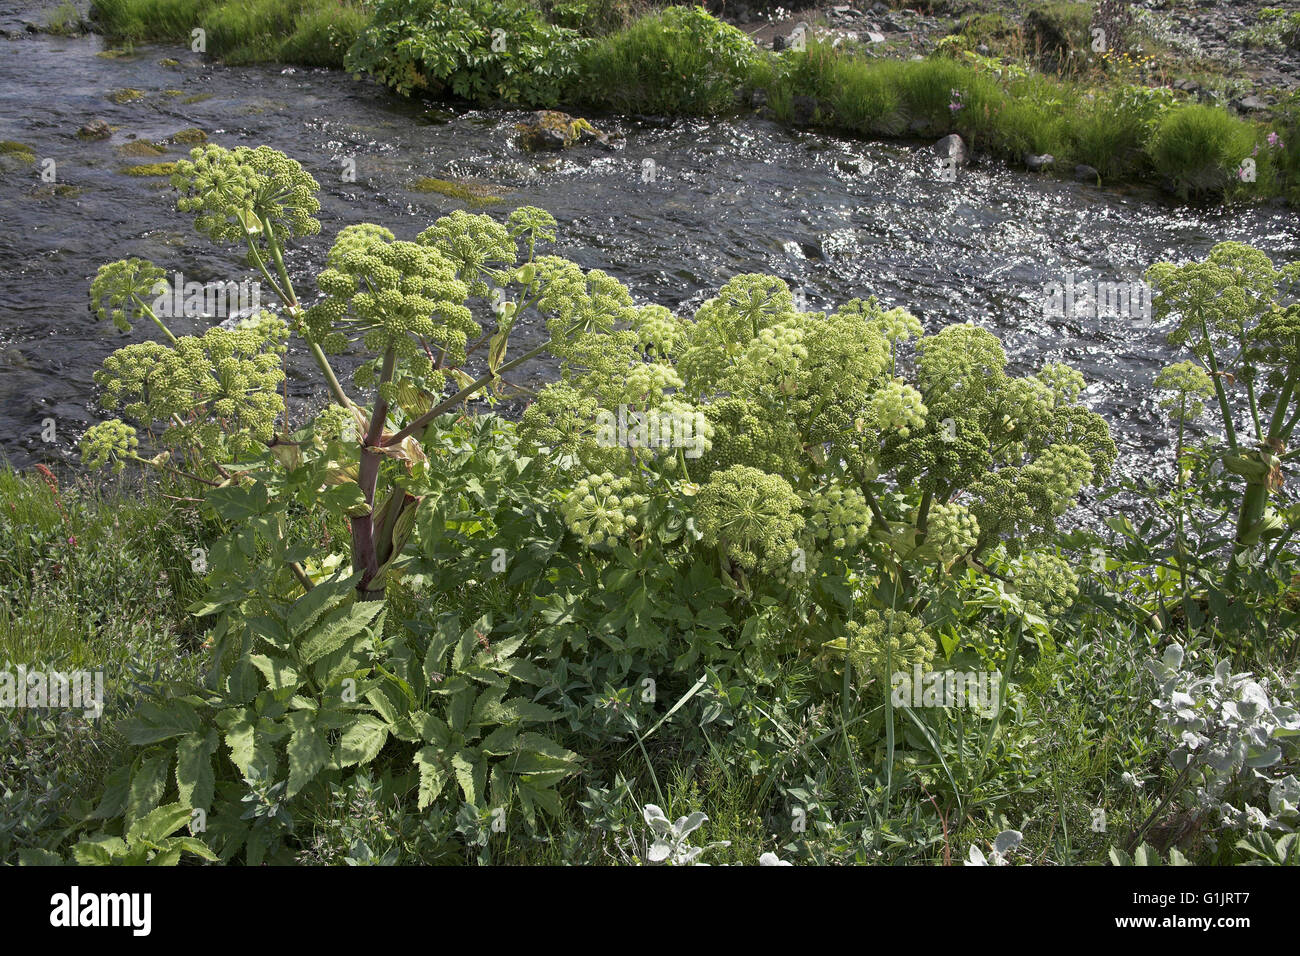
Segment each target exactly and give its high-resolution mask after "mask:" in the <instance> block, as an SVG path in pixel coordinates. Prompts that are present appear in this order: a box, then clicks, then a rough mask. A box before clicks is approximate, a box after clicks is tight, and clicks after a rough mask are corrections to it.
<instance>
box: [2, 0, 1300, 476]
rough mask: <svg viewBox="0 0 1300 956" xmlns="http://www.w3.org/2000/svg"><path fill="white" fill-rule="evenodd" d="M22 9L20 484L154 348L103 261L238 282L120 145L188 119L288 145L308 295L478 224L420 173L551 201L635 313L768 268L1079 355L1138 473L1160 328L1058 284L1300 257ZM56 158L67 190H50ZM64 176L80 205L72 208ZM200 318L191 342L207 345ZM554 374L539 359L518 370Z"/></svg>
mask: <svg viewBox="0 0 1300 956" xmlns="http://www.w3.org/2000/svg"><path fill="white" fill-rule="evenodd" d="M23 18H26V19H36V20H39V16H38V15H36V14H34V13H33V12H32V11H31V10H29V9H28V8H27V7H26V6H23V7H21V8H20V7H18V6H15V5H14V4H13V3H12V2H10V3H7V4H6V3H0V29H5V30H7V31H10V32H11V37H10V38H8V39H0V140H11V141H17V142H21V143H24V144H27V145H29V146H31V147H32V149H33V150H34V153H35V156H36V161H35V162H34V163H28V162H24V161H22V160H21V159H20V158H17V157H14V156H0V210H3V211H2V212H0V265H2V266H3V275H4V282H3V285H0V455H3V456H4V457H6V458H8V459H9V460H10V461H11V462H12V463H13V464H14V465H16V466H19V467H22V466H25V465H28V464H31V463H32V462H35V461H47V462H57V461H67V462H68V463H69V464H74V463H75V462H76V459H77V455H76V450H75V445H76V440H77V438H78V437H79V436H80V434H81V432H82V431H84V429H85V428H86V427H87V426H88V425H89V424H91V423H93V422H94V421H98V420H99V419H100V418H101V417H102V413H101V412H100V411H99V409H98V403H97V398H96V389H95V385H94V383H93V381H92V378H91V376H92V374H93V373H94V371H95V370H96V369H97V368H98V367H99V364H100V362H101V361H102V360H103V359H104V357H105V356H106V355H108V354H109V353H110V352H111V351H113V350H114V349H116V348H119V347H121V346H122V345H124V344H126V343H127V342H130V341H139V340H142V339H143V338H145V337H147V336H149V335H150V333H151V330H152V325H151V324H150V323H147V322H146V323H144V324H142V325H140V326H138V327H137V328H136V330H135V331H133V332H131V333H127V334H123V333H119V332H118V331H117V330H116V329H114V328H113V327H112V326H111V325H110V324H108V323H104V322H101V321H99V320H98V319H97V318H96V317H95V315H94V314H93V313H92V312H91V311H90V308H89V303H88V288H89V282H90V279H91V278H92V277H93V275H94V273H95V270H96V269H97V268H98V266H99V265H101V264H103V263H104V262H107V261H110V260H113V259H118V258H123V257H126V256H142V257H146V258H150V259H152V260H154V261H155V262H156V263H158V264H159V265H160V266H162V267H163V268H164V269H165V270H166V271H167V272H168V274H169V275H170V274H171V273H173V272H174V271H180V272H182V273H184V276H185V278H186V279H187V280H193V281H198V282H207V281H223V282H224V281H228V280H231V279H235V280H238V279H241V278H244V277H246V272H245V270H244V267H243V266H242V265H241V264H240V261H239V257H238V255H237V254H236V251H235V250H233V249H219V248H216V247H214V246H212V245H211V244H210V243H208V242H207V240H205V239H203V238H202V237H200V236H198V235H197V234H196V233H195V232H194V231H193V229H192V228H191V225H190V222H189V221H188V218H187V217H186V216H184V215H182V214H180V213H177V212H176V211H175V209H174V206H173V199H174V194H173V193H172V191H171V189H170V187H169V185H168V184H167V180H166V179H165V178H145V177H133V176H128V175H125V174H123V173H122V172H121V171H120V170H121V169H122V167H124V166H127V165H131V164H135V163H144V162H155V161H159V160H166V159H175V158H180V157H181V156H182V155H183V150H184V149H185V147H173V148H172V149H171V150H170V155H168V156H163V157H158V159H156V160H155V159H145V158H127V157H124V156H123V155H122V153H121V152H120V149H119V147H121V146H122V145H123V144H126V143H129V142H132V141H133V138H134V139H136V140H143V141H156V140H162V139H165V138H166V137H168V136H170V135H172V134H174V133H176V132H177V131H179V130H181V129H185V128H187V127H198V128H201V129H203V130H205V131H206V132H207V133H208V135H209V137H210V139H211V141H213V142H216V143H220V144H222V145H227V146H235V145H250V146H256V145H260V144H263V143H265V144H268V145H270V146H273V147H275V148H277V149H280V150H283V151H285V152H286V153H288V154H289V155H291V156H293V157H294V158H296V159H298V160H299V161H300V162H301V163H302V164H303V165H304V167H306V168H307V170H308V171H310V172H311V173H312V174H313V175H314V176H315V177H316V178H317V180H319V182H320V183H321V186H322V189H321V202H322V210H321V213H320V219H321V221H322V233H321V235H320V236H318V237H314V238H313V239H312V240H310V241H307V242H305V243H301V244H299V245H297V246H295V247H293V249H292V251H291V253H290V256H289V268H290V270H291V272H292V274H293V278H294V282H295V285H296V286H297V287H298V290H299V294H300V295H301V296H303V297H304V298H306V299H308V300H310V298H311V296H312V294H313V293H314V290H313V276H314V273H315V271H317V270H318V269H319V268H320V267H321V265H322V263H323V259H324V253H325V251H326V249H327V248H328V245H329V242H330V241H331V239H332V237H333V235H334V234H335V232H337V230H338V229H339V228H341V227H342V226H344V225H347V224H349V223H354V222H364V221H369V222H376V223H380V224H382V225H384V226H387V227H388V228H390V229H392V230H393V232H394V233H396V234H397V235H398V236H399V238H413V237H414V236H415V234H416V233H417V232H419V231H420V230H421V229H423V228H425V227H426V226H427V225H428V224H429V223H430V222H432V221H433V220H434V219H436V218H437V217H438V216H440V215H445V214H446V213H448V212H450V211H451V210H453V209H456V208H463V207H464V203H462V202H460V201H459V200H456V199H451V198H447V197H446V196H443V195H440V194H438V193H421V192H418V191H415V190H413V189H412V188H411V187H412V184H413V182H414V181H415V180H417V179H418V178H420V177H424V176H429V177H435V178H439V179H446V180H464V181H468V182H471V183H482V184H491V185H492V186H494V187H496V188H499V189H500V190H501V191H502V192H503V194H504V196H505V201H504V202H503V203H501V204H499V205H497V206H494V207H488V208H487V210H486V211H488V212H494V211H495V210H503V211H504V210H509V209H511V208H514V207H515V206H517V205H525V204H531V205H537V206H542V207H544V208H546V209H548V210H550V211H551V212H552V213H553V214H554V215H555V216H556V218H557V219H558V220H559V222H560V238H559V242H558V245H557V247H556V248H554V249H553V250H551V251H554V252H556V253H557V254H559V255H563V256H567V257H569V258H572V259H573V260H575V261H577V262H578V263H580V264H581V265H582V266H584V267H585V268H601V269H604V270H606V271H608V272H610V273H611V274H613V275H614V276H616V277H617V278H619V279H620V280H621V281H623V282H624V283H626V284H627V285H628V286H629V287H630V288H631V290H632V292H633V295H634V296H635V297H636V298H637V299H638V300H639V301H646V302H657V303H660V304H662V305H665V306H668V307H670V308H672V309H674V310H679V311H684V312H690V311H691V310H693V309H694V308H695V307H697V306H698V305H699V304H700V303H701V302H703V301H704V300H705V299H706V298H708V297H709V296H710V295H712V294H713V293H714V292H715V291H716V289H717V288H718V287H719V286H720V285H721V284H723V283H724V282H726V281H727V280H728V279H729V278H731V277H732V276H734V275H737V274H740V273H745V272H766V273H772V274H775V275H779V276H782V277H784V278H786V279H787V280H788V281H789V282H790V283H791V285H792V287H794V288H796V289H801V290H803V294H804V296H805V298H806V301H807V304H808V307H809V308H811V309H820V308H823V307H825V306H828V305H829V306H834V305H837V304H839V303H840V302H843V301H845V300H847V299H849V298H852V297H854V296H859V297H866V296H869V295H875V296H877V297H879V299H880V300H881V301H882V303H884V304H886V305H887V306H894V305H903V306H906V307H907V308H909V309H910V310H911V311H912V312H914V313H915V314H916V315H917V316H918V317H920V318H921V320H922V322H923V324H924V325H925V327H926V329H927V330H928V331H933V330H935V329H937V328H939V327H941V326H943V325H945V324H948V323H952V322H965V321H973V322H975V323H978V324H979V325H981V326H984V327H986V328H989V329H990V330H992V331H994V332H996V333H997V334H998V335H999V336H1000V337H1001V338H1002V340H1003V342H1004V344H1005V346H1006V348H1007V351H1008V353H1009V355H1010V356H1011V359H1012V363H1013V365H1014V367H1015V368H1016V370H1017V371H1021V372H1024V371H1031V370H1033V369H1036V368H1037V367H1038V366H1039V365H1041V364H1042V363H1043V362H1044V361H1064V362H1068V363H1070V364H1072V365H1074V366H1075V367H1077V368H1078V369H1080V370H1081V371H1082V372H1083V373H1084V375H1085V377H1086V378H1087V380H1088V381H1089V383H1090V385H1089V389H1088V391H1087V393H1086V396H1087V399H1088V401H1089V402H1090V404H1091V405H1092V407H1094V408H1095V409H1096V410H1097V411H1099V412H1101V413H1102V414H1103V415H1105V416H1106V418H1107V420H1108V421H1109V422H1110V423H1111V427H1112V429H1113V431H1114V433H1115V435H1116V440H1117V441H1118V442H1119V444H1120V447H1121V457H1120V462H1119V464H1118V466H1117V470H1118V471H1119V472H1120V473H1121V474H1127V475H1135V474H1141V473H1149V472H1150V471H1152V470H1153V468H1154V467H1155V465H1154V461H1155V459H1156V456H1157V454H1158V457H1159V458H1160V459H1164V458H1167V457H1168V456H1167V455H1166V454H1163V453H1161V452H1162V450H1163V449H1164V448H1165V446H1166V444H1167V441H1168V436H1167V429H1166V428H1165V426H1164V424H1163V423H1162V421H1161V418H1160V414H1159V410H1158V409H1157V407H1156V404H1155V401H1154V399H1153V398H1152V396H1151V395H1150V383H1151V381H1152V379H1153V377H1154V375H1155V373H1156V371H1157V370H1158V369H1159V368H1160V367H1161V366H1162V365H1163V364H1164V363H1165V362H1167V361H1168V360H1169V359H1170V357H1171V356H1172V355H1173V350H1172V349H1171V348H1170V347H1169V346H1167V345H1166V344H1165V341H1164V336H1165V332H1166V331H1167V330H1165V329H1161V328H1159V327H1157V326H1155V325H1153V324H1151V323H1149V322H1143V321H1141V320H1140V319H1136V318H1134V317H1131V316H1112V317H1106V316H1103V317H1087V318H1085V317H1082V316H1080V317H1078V318H1065V317H1056V318H1053V317H1049V316H1047V315H1046V314H1045V310H1044V307H1043V300H1044V289H1045V286H1046V284H1048V283H1052V282H1059V283H1065V282H1067V281H1069V280H1070V278H1071V277H1072V276H1073V277H1074V278H1075V279H1076V280H1077V281H1081V282H1082V281H1107V282H1126V281H1131V280H1136V279H1140V277H1141V275H1142V272H1143V270H1144V269H1145V268H1146V267H1147V266H1148V265H1149V264H1150V263H1152V262H1156V261H1159V260H1162V259H1187V258H1190V257H1199V256H1202V255H1203V254H1204V253H1205V252H1207V251H1208V250H1209V248H1210V247H1211V246H1213V245H1214V244H1215V243H1217V242H1220V241H1223V240H1227V239H1235V240H1240V241H1243V242H1249V243H1252V244H1254V245H1257V246H1259V247H1260V248H1262V249H1264V250H1265V251H1267V252H1268V253H1269V254H1271V255H1273V256H1274V258H1275V259H1277V258H1281V259H1284V260H1290V259H1294V258H1295V257H1297V255H1300V222H1298V221H1297V218H1296V216H1295V214H1294V212H1293V211H1291V210H1287V209H1285V208H1281V207H1277V206H1268V207H1258V208H1247V209H1233V210H1225V209H1219V208H1215V209H1208V210H1207V209H1192V208H1189V207H1185V206H1176V205H1171V204H1169V203H1167V202H1165V201H1163V200H1162V198H1161V197H1160V196H1158V195H1157V194H1155V193H1154V192H1147V191H1137V192H1132V191H1131V192H1127V193H1121V192H1116V191H1111V190H1103V189H1099V188H1097V187H1095V186H1091V185H1084V184H1079V183H1074V182H1059V181H1055V180H1052V179H1048V178H1045V177H1042V176H1037V175H1033V174H1029V173H1025V172H1021V171H1017V170H1011V169H1008V168H1005V167H1004V166H1002V165H1000V164H995V163H988V162H985V163H978V162H977V163H976V164H974V165H972V166H970V167H966V168H962V169H960V170H959V171H958V172H957V175H956V180H955V182H948V181H945V178H944V175H943V167H942V165H941V163H940V161H939V159H938V157H937V156H936V155H935V154H934V152H933V150H931V149H930V144H929V143H883V144H882V143H866V142H860V141H856V140H852V139H845V138H839V137H837V136H833V135H827V134H823V133H812V132H807V131H797V130H791V129H787V128H784V127H782V126H780V125H777V124H774V123H770V122H766V121H762V120H758V119H752V118H738V119H730V120H709V121H675V122H672V123H657V122H655V121H652V120H646V119H636V118H625V117H592V119H593V121H594V122H595V123H596V125H598V126H600V127H602V128H603V129H605V130H606V131H608V132H612V133H615V134H617V137H618V139H617V140H616V142H617V146H616V148H615V149H613V150H603V149H600V148H599V147H594V146H593V147H578V148H574V149H571V150H568V151H566V152H564V153H540V154H539V153H529V152H527V151H525V150H523V149H522V148H521V147H520V146H519V144H518V143H517V136H516V133H515V129H514V126H515V124H516V123H518V122H520V121H521V120H522V119H523V118H525V117H526V116H527V114H525V113H522V112H517V111H494V110H486V111H485V110H473V111H466V112H459V113H453V112H447V111H444V110H443V109H442V108H436V107H435V108H431V107H430V105H429V104H426V103H418V102H411V101H403V100H401V99H399V98H397V97H395V96H392V95H390V94H389V93H388V92H386V91H385V90H383V89H381V88H379V87H378V86H376V85H375V84H373V83H371V82H369V81H365V80H361V81H358V80H354V79H353V78H352V77H350V76H348V75H346V74H342V73H338V72H334V71H328V70H304V69H283V68H278V67H244V68H228V67H223V66H219V65H214V64H210V63H205V62H203V59H202V57H200V56H198V55H197V54H193V53H190V52H189V51H187V50H184V49H183V48H178V47H174V46H142V47H137V48H136V50H135V53H134V55H133V56H131V57H126V58H107V57H102V56H98V55H97V54H99V53H100V52H101V51H103V50H104V49H105V45H104V42H103V40H102V39H101V38H99V37H98V36H93V35H92V36H85V37H76V38H59V37H51V36H46V35H30V34H29V35H22V34H21V20H22V19H23ZM14 31H18V33H17V35H12V34H13V33H14ZM166 58H174V59H176V60H178V61H179V65H175V66H170V65H165V64H164V63H163V62H162V61H163V60H164V59H166ZM126 88H131V89H137V90H140V91H141V92H143V93H144V97H143V98H142V99H139V100H137V101H135V102H131V103H125V104H122V105H116V104H114V103H113V102H110V100H109V99H108V94H109V93H110V92H112V91H114V90H120V89H126ZM96 116H98V117H102V118H103V119H105V120H107V122H108V123H109V124H110V125H111V126H113V127H115V131H114V135H113V137H112V138H111V139H108V140H103V141H98V142H84V141H82V140H80V139H78V138H77V136H76V131H77V129H78V128H79V127H80V126H81V125H82V124H83V123H86V122H87V121H89V120H91V119H93V118H94V117H96ZM975 146H976V147H978V144H975ZM46 160H53V170H54V176H55V183H54V184H51V183H48V182H43V181H42V173H43V171H45V170H47V169H49V163H47V162H46ZM647 161H650V163H653V166H650V165H649V164H648V163H647ZM348 168H354V169H355V181H349V177H348V176H347V175H346V170H347V169H348ZM55 185H67V186H73V187H77V188H79V189H80V193H79V194H77V195H75V196H70V195H59V194H58V193H57V192H56V190H55V189H54V186H55ZM210 321H213V320H211V319H209V320H203V319H193V320H180V321H178V322H177V323H176V325H177V326H179V329H178V331H180V330H184V331H193V330H195V329H198V328H200V327H201V326H202V325H204V324H205V322H210ZM530 341H532V342H536V341H537V332H536V330H533V329H530V328H527V327H524V328H521V329H520V330H519V331H517V332H516V334H515V337H514V339H512V350H513V349H518V348H522V347H524V346H526V345H528V344H529V342H530ZM516 354H517V353H516ZM312 371H313V368H312V367H311V366H310V365H309V363H305V362H303V361H302V360H301V356H299V357H297V360H296V361H295V362H294V364H293V366H292V368H291V383H290V395H291V397H293V398H294V399H295V405H296V406H297V405H307V404H311V403H318V402H320V401H321V400H322V395H321V392H320V390H319V387H318V384H317V383H318V379H316V378H315V377H314V376H313V375H312V374H311V373H312ZM552 374H553V371H552V370H551V369H548V368H547V367H545V366H538V367H534V368H532V369H531V370H530V371H528V372H527V373H526V374H524V375H522V376H520V379H521V380H522V381H523V382H538V381H542V380H545V379H546V378H547V377H549V376H550V375H552ZM48 419H53V420H54V422H55V426H56V427H55V429H54V430H53V436H52V437H53V440H51V441H47V440H45V438H46V437H51V436H50V430H49V429H48V428H47V427H45V426H46V425H47V420H48ZM43 433H44V434H43Z"/></svg>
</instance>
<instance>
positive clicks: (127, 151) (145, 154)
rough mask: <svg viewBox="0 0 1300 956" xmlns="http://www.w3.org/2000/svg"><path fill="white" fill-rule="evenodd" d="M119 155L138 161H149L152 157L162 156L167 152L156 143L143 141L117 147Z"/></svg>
mask: <svg viewBox="0 0 1300 956" xmlns="http://www.w3.org/2000/svg"><path fill="white" fill-rule="evenodd" d="M117 151H118V153H120V154H121V155H123V156H131V157H134V158H136V159H148V158H149V157H152V156H162V155H164V154H165V153H166V152H167V150H165V149H163V148H162V147H161V146H158V145H156V144H155V143H150V142H147V141H145V140H143V139H140V140H136V141H135V142H134V143H123V144H122V145H121V146H119V147H117Z"/></svg>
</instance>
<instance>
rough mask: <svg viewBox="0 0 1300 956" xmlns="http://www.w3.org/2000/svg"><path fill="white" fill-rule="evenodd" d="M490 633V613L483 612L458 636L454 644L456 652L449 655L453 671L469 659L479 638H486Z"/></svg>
mask: <svg viewBox="0 0 1300 956" xmlns="http://www.w3.org/2000/svg"><path fill="white" fill-rule="evenodd" d="M491 633H492V615H490V614H484V615H483V616H482V617H480V618H479V619H478V620H477V621H475V622H474V623H473V624H472V625H471V626H470V627H468V628H466V629H465V633H464V634H462V635H461V637H460V643H459V644H457V645H456V653H455V654H453V655H452V657H451V668H452V670H454V671H458V670H460V669H461V668H462V667H464V666H465V663H466V661H468V660H470V657H471V655H472V654H473V652H474V648H476V647H478V646H479V638H480V637H483V638H486V637H488V636H489V635H490V634H491Z"/></svg>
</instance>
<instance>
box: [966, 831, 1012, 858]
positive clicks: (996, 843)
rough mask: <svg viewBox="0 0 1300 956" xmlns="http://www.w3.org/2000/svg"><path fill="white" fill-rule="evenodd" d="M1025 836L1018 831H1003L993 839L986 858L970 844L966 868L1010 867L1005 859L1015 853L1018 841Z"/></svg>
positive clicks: (977, 848) (981, 851)
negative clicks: (991, 847)
mask: <svg viewBox="0 0 1300 956" xmlns="http://www.w3.org/2000/svg"><path fill="white" fill-rule="evenodd" d="M1024 838H1025V835H1024V834H1023V833H1021V832H1020V831H1019V830H1003V831H1002V832H1001V833H999V834H998V835H997V836H995V837H994V838H993V849H991V850H990V851H989V855H988V857H987V858H985V856H984V851H983V850H981V849H980V848H979V847H977V846H975V845H974V844H971V848H970V856H969V858H968V859H967V860H966V865H967V866H1010V865H1011V864H1010V863H1008V862H1007V857H1008V856H1010V855H1011V854H1012V853H1014V852H1015V850H1016V847H1018V846H1020V841H1022V840H1023V839H1024Z"/></svg>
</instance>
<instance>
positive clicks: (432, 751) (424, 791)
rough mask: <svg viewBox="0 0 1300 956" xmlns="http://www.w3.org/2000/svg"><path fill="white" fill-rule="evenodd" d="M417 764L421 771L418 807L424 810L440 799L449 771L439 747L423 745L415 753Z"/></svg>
mask: <svg viewBox="0 0 1300 956" xmlns="http://www.w3.org/2000/svg"><path fill="white" fill-rule="evenodd" d="M415 766H416V767H417V768H419V771H420V796H419V803H418V805H417V809H420V810H423V809H425V808H426V807H428V806H429V804H431V803H433V801H434V800H437V799H438V794H440V793H442V789H443V787H445V786H446V785H447V779H448V776H449V775H448V773H447V771H446V769H445V768H444V767H443V766H442V751H441V750H440V749H439V748H437V747H421V748H420V749H419V750H418V751H416V754H415Z"/></svg>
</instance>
